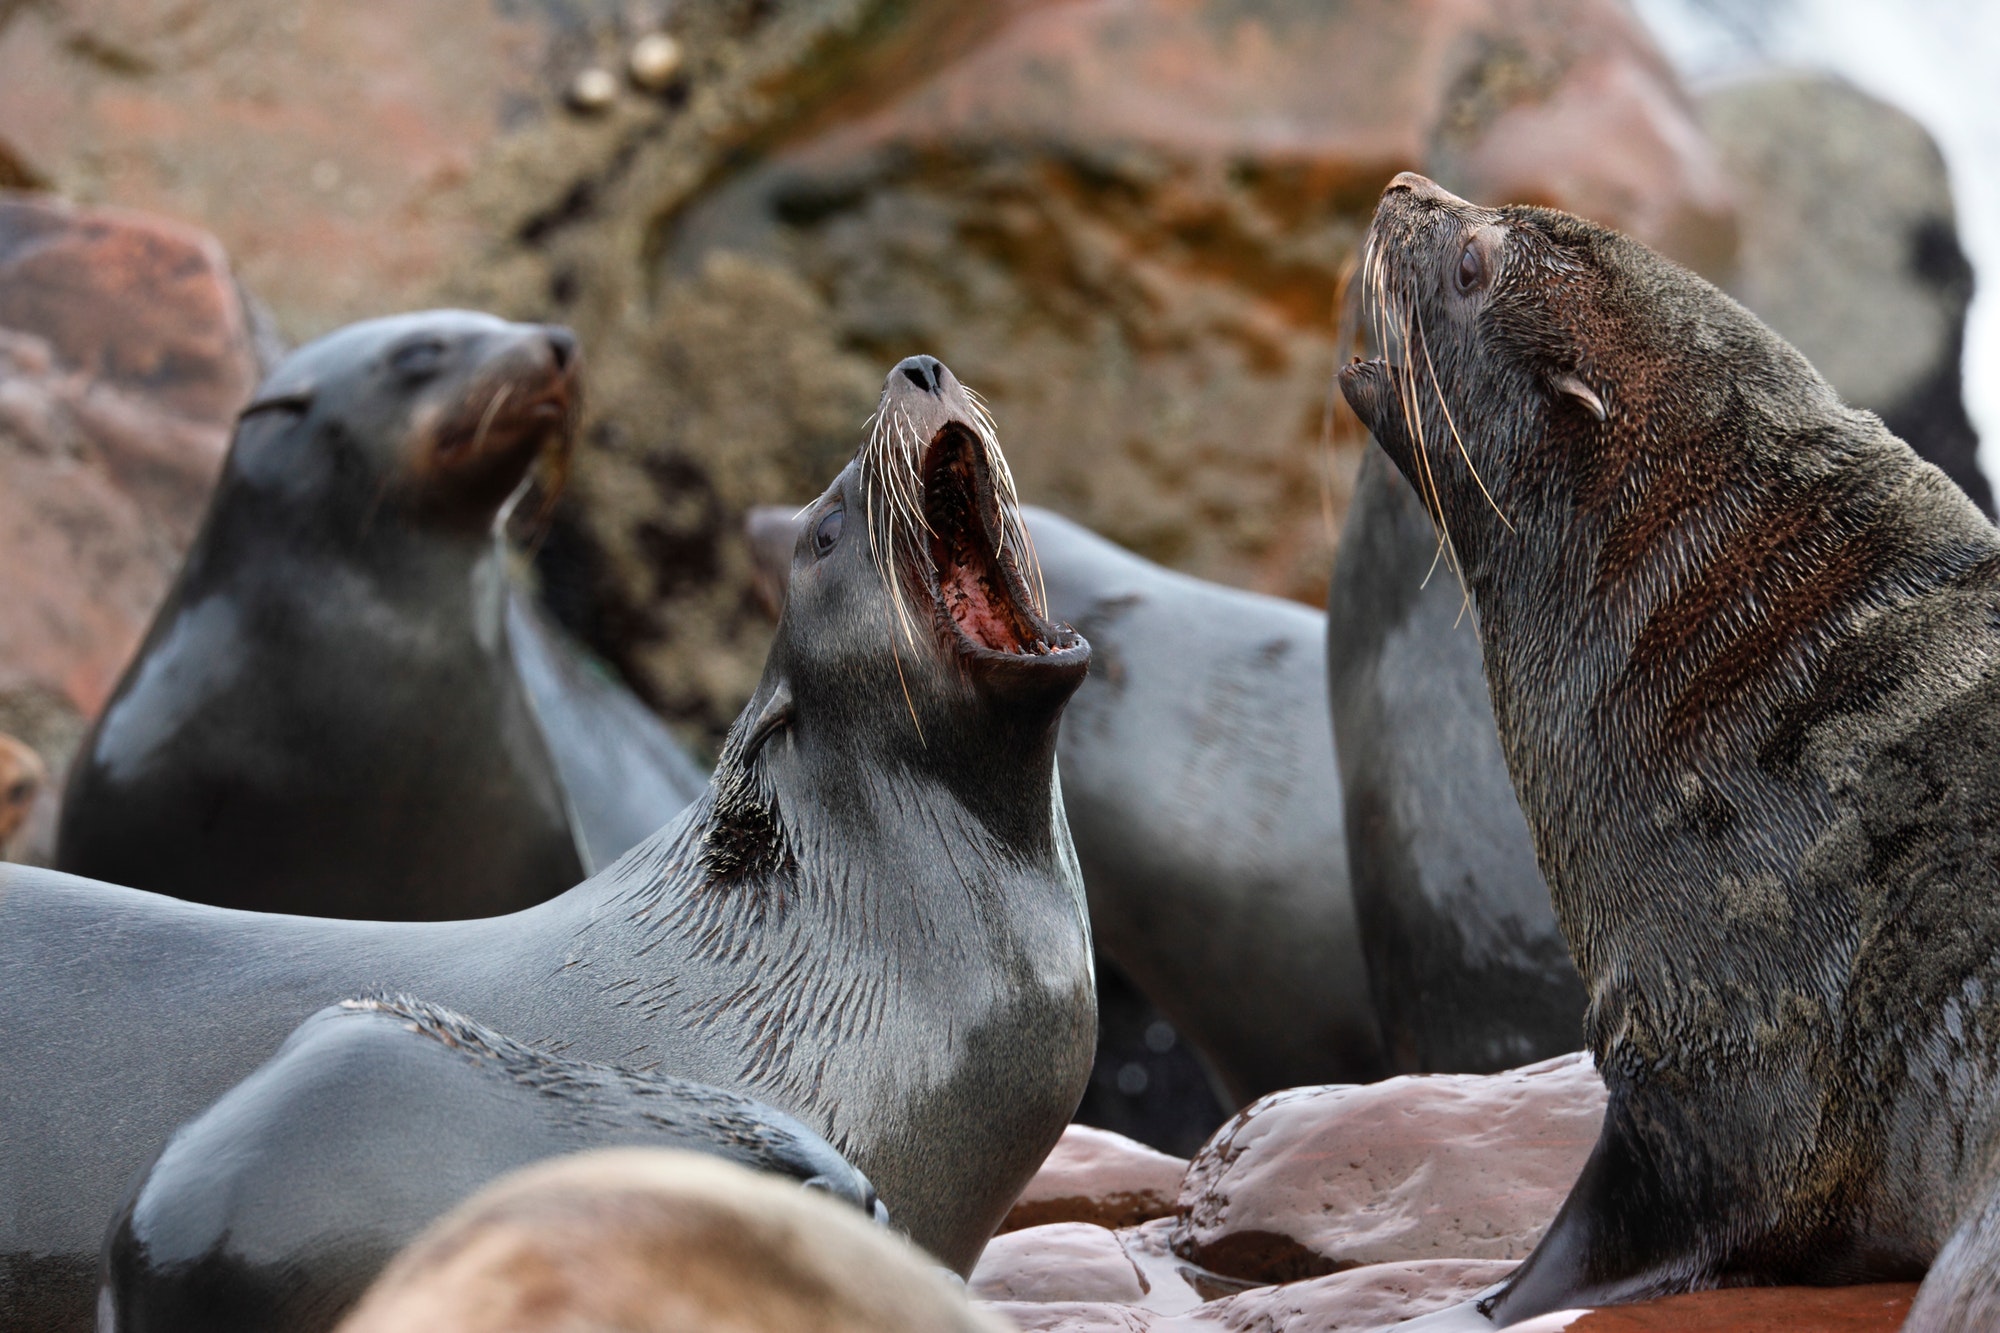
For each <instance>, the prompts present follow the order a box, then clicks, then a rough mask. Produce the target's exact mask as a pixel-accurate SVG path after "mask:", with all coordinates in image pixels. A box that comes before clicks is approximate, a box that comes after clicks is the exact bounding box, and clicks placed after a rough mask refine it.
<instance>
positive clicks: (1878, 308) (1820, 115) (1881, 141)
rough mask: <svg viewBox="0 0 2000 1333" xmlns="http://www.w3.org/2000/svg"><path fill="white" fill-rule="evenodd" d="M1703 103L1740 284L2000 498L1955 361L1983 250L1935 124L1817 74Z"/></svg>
mask: <svg viewBox="0 0 2000 1333" xmlns="http://www.w3.org/2000/svg"><path fill="white" fill-rule="evenodd" d="M1701 118H1702V123H1703V125H1704V126H1705V127H1706V129H1707V131H1708V134H1709V136H1710V138H1711V139H1712V140H1713V142H1714V144H1715V146H1716V149H1717V151H1718V152H1719V153H1720V154H1721V157H1722V162H1723V166H1724V168H1725V170H1726V171H1727V172H1728V174H1729V177H1730V181H1731V185H1732V188H1733V189H1734V191H1735V192H1736V196H1737V198H1738V200H1739V202H1740V205H1741V208H1740V216H1741V222H1740V226H1741V236H1742V243H1741V252H1740V254H1739V257H1738V263H1737V268H1736V271H1735V276H1734V278H1733V279H1732V281H1731V282H1730V284H1729V287H1730V290H1731V291H1732V292H1733V293H1734V294H1735V295H1736V296H1737V297H1738V298H1739V299H1740V300H1741V301H1742V302H1743V303H1744V304H1745V305H1747V306H1749V307H1750V308H1751V309H1752V310H1754V311H1756V312H1757V314H1758V315H1759V316H1761V317H1762V318H1763V319H1764V321H1765V322H1766V323H1768V324H1770V325H1771V327H1772V328H1774V329H1776V330H1777V331H1778V332H1779V333H1780V334H1782V335H1783V336H1784V337H1785V338H1786V340H1787V341H1789V342H1791V343H1792V344H1793V345H1794V346H1796V347H1797V348H1798V349H1799V350H1800V351H1801V352H1804V353H1805V355H1806V359H1807V360H1809V361H1811V362H1812V363H1813V365H1814V366H1816V367H1818V369H1819V371H1820V373H1821V374H1823V375H1825V376H1826V377H1827V379H1828V380H1829V381H1831V382H1832V384H1833V386H1834V387H1835V388H1836V389H1838V390H1839V391H1840V393H1841V396H1842V397H1844V398H1846V399H1847V401H1849V402H1850V403H1853V404H1854V405H1855V406H1857V407H1865V408H1867V409H1868V410H1869V411H1871V412H1875V413H1878V414H1880V415H1881V417H1882V419H1883V421H1884V422H1885V423H1886V424H1887V425H1888V427H1889V429H1890V430H1893V431H1895V432H1896V433H1897V434H1898V435H1900V436H1902V437H1903V438H1904V439H1906V440H1908V441H1909V442H1910V444H1911V445H1912V446H1913V447H1914V448H1915V449H1916V451H1917V452H1918V453H1920V454H1922V455H1923V456H1924V457H1926V458H1928V459H1930V460H1931V461H1932V462H1934V463H1936V464H1937V465H1938V466H1939V467H1941V468H1943V469H1944V470H1945V472H1946V473H1947V474H1949V475H1950V477H1951V479H1952V480H1953V481H1956V482H1957V483H1958V484H1959V485H1960V486H1962V487H1964V488H1965V491H1966V493H1967V494H1968V495H1970V496H1971V497H1972V498H1973V500H1974V501H1975V502H1977V503H1978V505H1979V507H1980V508H1982V509H1984V510H1985V511H1986V512H1987V513H1988V514H1991V513H1992V512H1993V491H1992V487H1991V486H1990V485H1989V484H1988V482H1987V479H1986V477H1985V475H1984V474H1982V473H1981V472H1980V470H1979V465H1978V461H1977V454H1978V449H1979V437H1978V435H1977V433H1976V432H1975V431H1974V430H1973V427H1972V422H1971V420H1970V418H1968V417H1967V416H1966V412H1965V401H1964V396H1963V394H1962V392H1961V384H1960V378H1961V377H1960V372H1959V364H1960V361H1961V358H1962V355H1963V352H1964V347H1965V317H1966V311H1967V309H1968V308H1969V307H1970V305H1971V302H1972V265H1971V264H1970V262H1968V261H1967V259H1966V257H1965V253H1964V251H1963V250H1961V249H1960V248H1959V243H1958V224H1957V221H1956V217H1955V211H1954V209H1953V206H1952V195H1951V180H1950V177H1949V176H1948V174H1947V173H1946V171H1945V164H1944V158H1943V157H1942V156H1941V155H1940V154H1939V152H1938V148H1937V144H1936V143H1934V142H1933V141H1932V139H1931V136H1930V134H1929V133H1928V132H1927V131H1926V130H1925V129H1924V127H1923V126H1921V125H1919V124H1918V123H1917V122H1916V121H1915V120H1914V119H1912V118H1911V117H1910V116H1908V115H1905V114H1904V113H1903V112H1901V111H1898V110H1897V109H1896V108H1894V107H1892V106H1889V105H1888V104H1886V103H1884V102H1881V101H1878V100H1876V99H1875V98H1873V97H1870V96H1869V95H1868V94H1866V93H1864V92H1862V91H1861V90H1860V89H1858V88H1855V87H1854V86H1853V85H1851V84H1849V83H1846V82H1845V81H1843V80H1841V79H1839V78H1836V77H1833V76H1831V75H1817V74H1787V75H1783V76H1779V77H1767V78H1759V79H1753V80H1748V81H1745V82H1741V83H1736V84H1732V85H1730V86H1727V87H1724V88H1721V89H1718V90H1716V91H1714V92H1711V93H1709V94H1707V95H1706V96H1705V97H1703V98H1702V100H1701Z"/></svg>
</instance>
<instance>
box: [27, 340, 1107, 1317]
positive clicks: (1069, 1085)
mask: <svg viewBox="0 0 2000 1333" xmlns="http://www.w3.org/2000/svg"><path fill="white" fill-rule="evenodd" d="M876 422H877V427H876V429H875V431H874V432H873V433H872V434H871V436H870V437H869V439H868V441H867V442H866V443H865V444H864V445H863V447H862V449H861V452H860V454H859V456H858V457H857V458H856V459H855V460H854V462H852V463H850V464H849V465H848V466H847V467H846V468H845V469H844V470H843V471H842V472H841V474H840V475H839V477H837V478H836V479H835V480H834V483H833V485H832V486H830V487H829V488H828V490H827V492H826V494H825V495H823V496H822V497H821V498H820V499H819V500H817V501H816V502H815V503H814V506H813V514H812V519H811V521H810V522H809V523H808V524H807V526H806V529H805V531H804V533H803V534H802V535H801V537H800V541H799V546H798V550H797V552H796V553H795V556H794V567H793V571H792V578H791V594H790V596H789V597H788V599H787V601H786V603H785V614H784V618H783V620H782V621H781V622H780V623H779V625H778V630H777V634H776V636H775V638H774V640H773V642H772V645H771V651H770V655H769V657H768V658H767V659H766V662H765V668H764V675H763V678H762V680H761V682H760V683H759V685H758V688H757V692H756V694H755V695H754V696H753V697H752V699H751V701H750V703H749V705H748V707H747V708H746V709H745V710H744V712H743V714H742V716H741V717H739V718H738V719H737V724H736V726H735V727H734V728H733V729H732V731H731V733H730V739H729V740H728V741H727V743H726V744H725V746H724V750H723V753H722V757H721V759H720V761H719V763H718V765H717V769H716V774H715V776H714V778H713V779H712V780H711V781H710V783H709V786H708V788H707V790H706V791H705V792H704V793H703V795H702V797H701V799H700V800H699V801H697V802H696V803H695V804H694V805H693V806H691V807H689V809H688V810H687V811H685V812H684V813H683V814H682V816H681V817H680V818H679V819H677V820H676V821H674V822H673V823H672V824H669V825H668V826H667V827H666V828H664V829H662V830H660V831H659V832H658V833H657V834H655V835H654V836H653V837H652V838H650V839H648V840H647V841H646V842H644V843H642V844H641V845H640V846H639V847H637V848H634V849H633V850H632V851H631V852H630V853H628V854H627V855H626V856H625V857H624V858H623V859H622V860H621V861H619V862H618V863H617V864H616V865H613V866H612V867H610V868H609V869H608V870H605V871H603V872H601V873H599V874H598V875H597V876H596V877H595V878H593V879H591V880H589V881H588V882H586V883H584V884H582V885H579V886H577V887H576V888H574V889H572V890H570V891H569V892H567V893H564V894H561V895H559V896H558V897H556V898H554V899H552V900H550V901H549V902H546V903H542V904H540V905H539V906H536V907H533V908H529V909H528V910H526V911H522V912H516V913H513V914H511V915H508V916H503V917H493V918H488V919H485V920H478V921H452V922H416V923H397V922H373V921H331V920H316V919H312V918H306V917H295V916H278V915H270V914H263V913H249V912H232V911H226V910H223V909H219V908H213V907H204V906H199V905H195V904H191V903H184V902H178V901H175V900H173V899H169V898H163V897H160V896H158V895H155V894H148V893H140V892H136V891H133V890H126V889H117V888H113V887H111V886H109V885H104V884H99V883H96V882H94V881H89V880H82V879H78V878H76V877H75V876H70V875H63V874H59V873H55V872H51V871H40V870H30V869H27V868H23V867H16V866H0V977H4V978H5V979H6V997H7V999H6V1005H7V1010H6V1019H7V1021H6V1022H4V1023H0V1125H4V1126H5V1127H6V1132H5V1133H4V1134H0V1199H4V1200H6V1207H4V1208H0V1328H7V1329H12V1328H44V1329H47V1328H65V1329H66V1328H79V1327H84V1326H87V1325H88V1324H89V1322H90V1319H91V1312H92V1306H91V1300H92V1291H93V1286H94V1273H95V1270H96V1264H97V1256H98V1250H99V1246H100V1244H101V1242H102V1238H103V1233H104V1228H105V1225H106V1223H107V1221H108V1219H109V1218H110V1216H111V1215H112V1213H113V1212H114V1211H115V1210H116V1208H117V1207H118V1204H119V1201H120V1199H121V1197H122V1196H123V1194H124V1192H125V1191H126V1190H127V1189H128V1187H129V1185H130V1183H131V1181H132V1180H133V1178H134V1177H135V1176H136V1174H137V1173H138V1172H139V1171H140V1170H141V1169H142V1168H143V1167H144V1166H145V1164H146V1163H147V1161H148V1160H150V1159H151V1157H152V1156H153V1155H154V1154H155V1153H157V1152H158V1151H159V1149H160V1147H161V1146H162V1145H163V1144H164V1143H165V1142H166V1139H167V1137H168V1135H170V1134H171V1133H172V1132H173V1130H174V1129H175V1128H176V1127H178V1126H179V1125H181V1124H183V1123H184V1122H186V1121H187V1120H188V1119H189V1118H191V1117H193V1116H195V1115H197V1114H199V1113H200V1112H201V1111H202V1109H203V1108H205V1107H207V1106H208V1105H209V1104H210V1103H212V1102H213V1101H214V1100H215V1099H216V1098H217V1097H219V1096H221V1095H222V1094H223V1093H224V1092H226V1091H227V1090H228V1089H229V1088H231V1087H232V1086H234V1085H235V1084H237V1083H239V1082H241V1081H242V1080H243V1078H244V1077H245V1076H246V1075H248V1074H249V1073H250V1072H251V1071H252V1070H254V1069H255V1068H256V1067H257V1066H258V1065H260V1064H262V1063H263V1062H264V1061H265V1060H267V1059H269V1058H270V1056H271V1053H272V1051H274V1050H275V1049H276V1048H277V1047H278V1045H279V1043H280V1042H282V1041H283V1039H284V1038H285V1036H286V1034H288V1033H290V1032H291V1031H292V1030H293V1029H294V1028H296V1027H297V1026H298V1025H299V1024H300V1023H301V1022H302V1021H304V1020H305V1019H306V1017H307V1016H309V1015H311V1014H312V1013H314V1012H316V1011H318V1010H319V1009H321V1008H323V1007H324V1006H325V1005H327V1004H328V1003H331V1002H333V1001H335V1000H337V999H339V998H341V997H343V996H349V995H354V994H356V993H365V992H371V991H373V992H395V993H405V994H412V995H421V996H423V997H424V998H425V999H427V1000H429V1001H431V1002H432V1003H434V1004H440V1005H444V1006H446V1007H448V1008H450V1009H452V1010H454V1011H456V1012H458V1013H462V1014H465V1015H468V1016H469V1017H471V1018H473V1019H474V1020H476V1021H478V1022H480V1023H482V1024H484V1025H486V1026H487V1027H490V1028H492V1029H493V1030H495V1031H498V1032H504V1033H507V1034H509V1035H510V1036H512V1037H514V1038H516V1039H517V1040H520V1041H524V1042H527V1043H528V1044H530V1045H533V1046H537V1047H542V1048H559V1049H561V1050H562V1051H563V1053H564V1054H566V1055H568V1056H570V1057H572V1058H575V1059H580V1060H589V1061H592V1062H594V1063H597V1064H609V1065H618V1066H622V1067H626V1068H631V1069H635V1070H640V1071H649V1072H650V1071H656V1072H659V1073H663V1074H669V1075H672V1076H674V1077H676V1078H684V1079H688V1080H691V1081H693V1082H698V1083H706V1084H710V1085H712V1086H715V1087H718V1088H723V1089H725V1090H729V1091H734V1092H739V1093H742V1094H743V1095H745V1096H749V1097H754V1098H756V1099H757V1100H759V1101H762V1102H766V1103H768V1104H770V1105H772V1106H775V1107H778V1108H779V1109H781V1110H783V1111H786V1112H788V1113H789V1114H791V1115H794V1116H796V1117H798V1118H799V1119H800V1120H801V1121H803V1122H804V1123H806V1124H807V1125H809V1126H811V1127H812V1128H813V1129H814V1130H815V1131H816V1132H817V1133H819V1134H821V1135H823V1136H824V1137H825V1138H826V1139H827V1141H828V1142H830V1143H832V1144H833V1145H834V1147H835V1148H836V1149H837V1150H838V1151H839V1152H840V1153H841V1154H842V1155H843V1156H845V1157H846V1158H847V1159H848V1160H849V1161H851V1162H852V1163H853V1164H854V1165H855V1166H856V1167H857V1168H858V1169H859V1170H861V1171H862V1172H864V1173H865V1174H866V1175H867V1176H868V1178H869V1179H870V1180H871V1181H872V1182H873V1183H874V1185H875V1187H876V1188H877V1189H878V1190H879V1191H880V1192H881V1196H882V1200H883V1202H884V1203H885V1204H886V1205H887V1206H888V1209H889V1212H890V1215H891V1216H892V1217H894V1218H895V1220H896V1223H897V1225H899V1226H901V1227H903V1228H905V1229H906V1230H907V1231H908V1233H909V1235H910V1236H911V1238H912V1239H914V1240H916V1241H917V1242H918V1243H919V1244H921V1245H923V1246H924V1247H925V1248H926V1249H928V1250H930V1251H931V1252H932V1253H933V1254H935V1255H937V1256H938V1258H939V1259H940V1260H941V1261H942V1262H944V1263H945V1264H947V1265H949V1266H951V1267H953V1268H955V1269H958V1270H960V1271H965V1270H967V1269H969V1268H970V1267H971V1265H972V1262H973V1260H974V1259H975V1258H976V1257H977V1255H978V1253H979V1250H980V1248H981V1247H982V1246H983V1245H984V1244H985V1242H986V1238H987V1237H988V1236H989V1235H991V1234H992V1232H993V1230H994V1228H995V1227H997V1226H998V1225H999V1223H1000V1220H1001V1218H1002V1217H1004V1216H1005V1215H1006V1212H1007V1208H1008V1206H1009V1205H1010V1204H1011V1203H1012V1202H1013V1200H1014V1198H1015V1196H1016V1195H1017V1194H1018V1193H1019V1192H1020V1190H1021V1187H1022V1186H1023V1185H1024V1184H1026V1183H1027V1181H1028V1178H1029V1177H1030V1176H1031V1175H1033V1174H1034V1171H1035V1168H1036V1167H1037V1166H1038V1165H1039V1164H1040V1163H1041V1160H1042V1158H1043V1157H1044V1156H1045V1155H1046V1154H1047V1153H1048V1150H1049V1149H1050V1148H1051V1147H1052V1146H1053V1145H1054V1144H1055V1141H1056V1139H1057V1137H1058V1136H1059V1135H1060V1134H1061V1133H1062V1128H1063V1126H1064V1124H1066V1123H1067V1122H1068V1120H1069V1117H1070V1114H1071V1112H1072V1111H1073V1110H1074V1109H1075V1107H1076V1103H1077V1098H1078V1097H1079V1095H1080V1094H1081V1093H1082V1090H1083V1084H1084V1080H1085V1078H1086V1076H1087V1075H1088V1073H1089V1069H1090V1051H1091V1037H1092V1033H1093V1032H1094V1030H1095V1026H1096V1014H1095V1006H1094V999H1093V994H1092V988H1091V973H1090V925H1089V919H1088V915H1087V908H1086V906H1085V903H1084V897H1083V884H1082V879H1081V876H1080V874H1079V872H1078V870H1077V866H1076V854H1075V851H1074V850H1073V849H1072V847H1071V845H1070V840H1069V831H1068V827H1067V825H1066V823H1065V821H1064V819H1063V810H1062V799H1061V796H1060V794H1059V789H1058V787H1057V784H1056V770H1055V747H1056V728H1057V723H1058V722H1059V720H1060V719H1061V716H1062V710H1063V705H1064V704H1065V703H1066V702H1067V701H1068V699H1069V697H1070V695H1071V694H1072V693H1073V692H1074V691H1075V689H1076V687H1077V686H1078V684H1080V683H1081V682H1082V679H1083V676H1084V674H1085V672H1086V671H1087V670H1088V668H1089V662H1090V648H1089V645H1088V644H1086V643H1085V642H1084V641H1083V639H1082V638H1081V636H1079V635H1077V634H1075V633H1074V632H1072V631H1070V630H1067V629H1065V628H1062V627H1060V626H1055V625H1051V624H1050V623H1048V621H1047V620H1046V619H1045V618H1044V617H1043V616H1042V615H1041V614H1040V612H1039V610H1038V602H1037V600H1036V598H1035V596H1034V594H1033V593H1032V592H1031V591H1030V589H1031V588H1032V586H1033V583H1032V571H1031V570H1024V569H1023V567H1022V563H1021V562H1022V560H1023V558H1024V556H1022V555H1018V554H1017V553H1020V552H1023V551H1024V546H1023V545H1022V543H1023V541H1024V539H1023V538H1022V537H1021V535H1020V529H1019V526H1018V525H1019V517H1018V509H1017V507H1016V506H1015V505H1014V503H1013V502H1012V497H1011V487H1010V486H1009V485H1008V482H1007V475H1006V461H1005V459H1004V457H1003V456H1002V455H1001V453H1000V450H999V445H998V442H997V440H996V439H995V438H994V436H993V433H992V428H991V425H990V423H989V422H988V421H987V419H986V417H985V416H984V414H983V413H982V412H981V411H979V409H978V408H977V406H976V404H975V403H973V401H972V400H971V399H970V398H969V397H968V396H967V395H966V393H965V391H964V390H963V389H962V388H960V386H959V384H958V382H957V381H956V380H955V379H953V378H952V376H951V374H950V372H949V371H947V370H946V369H945V368H944V367H943V366H941V365H940V364H939V363H938V362H936V361H935V360H933V359H931V358H929V357H921V358H912V359H911V360H910V361H908V362H905V363H903V364H902V365H900V366H898V367H897V368H896V369H895V370H894V371H893V372H892V373H891V374H890V376H889V380H888V383H887V384H886V385H885V386H884V390H883V395H882V400H881V407H880V409H879V412H878V415H877V418H876Z"/></svg>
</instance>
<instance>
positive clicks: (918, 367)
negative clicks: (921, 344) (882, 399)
mask: <svg viewBox="0 0 2000 1333" xmlns="http://www.w3.org/2000/svg"><path fill="white" fill-rule="evenodd" d="M896 371H897V373H899V374H901V375H902V377H903V378H904V379H906V380H908V381H909V382H910V383H912V384H914V385H916V386H917V387H918V388H919V389H922V390H923V391H924V392H925V393H927V394H930V395H931V396H932V397H933V398H942V397H943V396H944V376H945V375H948V374H950V372H949V371H946V370H945V368H944V362H942V361H940V360H938V359H937V358H936V357H934V356H912V357H907V358H905V359H904V360H902V361H900V362H898V363H897V365H896ZM940 372H942V374H941V373H940Z"/></svg>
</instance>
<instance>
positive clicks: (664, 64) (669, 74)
mask: <svg viewBox="0 0 2000 1333" xmlns="http://www.w3.org/2000/svg"><path fill="white" fill-rule="evenodd" d="M681 59H682V56H681V44H680V43H679V42H677V41H675V40H674V39H673V38H671V37H669V36H667V34H665V33H663V32H654V33H648V34H647V35H646V36H644V37H641V38H640V39H639V40H638V41H636V42H634V43H632V53H631V54H630V55H629V56H627V57H626V59H625V68H626V70H627V71H628V72H629V73H630V74H631V75H632V82H634V83H636V84H638V85H639V86H640V87H641V88H644V89H645V90H646V91H647V92H654V93H657V92H661V91H663V90H664V89H665V88H666V87H667V85H668V84H671V83H672V82H673V81H674V76H675V75H676V74H679V73H680V72H681Z"/></svg>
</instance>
